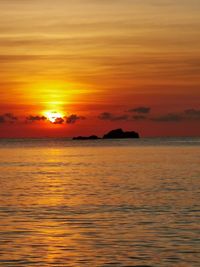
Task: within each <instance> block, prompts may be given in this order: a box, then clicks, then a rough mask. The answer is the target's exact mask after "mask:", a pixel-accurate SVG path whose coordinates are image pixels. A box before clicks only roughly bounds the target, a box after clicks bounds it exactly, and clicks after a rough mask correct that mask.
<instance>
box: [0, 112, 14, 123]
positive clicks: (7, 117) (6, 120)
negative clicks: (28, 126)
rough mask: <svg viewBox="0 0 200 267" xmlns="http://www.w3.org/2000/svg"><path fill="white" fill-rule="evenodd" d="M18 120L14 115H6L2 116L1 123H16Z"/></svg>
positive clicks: (0, 116) (0, 117)
mask: <svg viewBox="0 0 200 267" xmlns="http://www.w3.org/2000/svg"><path fill="white" fill-rule="evenodd" d="M17 120H18V118H17V117H16V116H15V115H13V114H12V113H5V114H3V115H0V123H14V122H16V121H17Z"/></svg>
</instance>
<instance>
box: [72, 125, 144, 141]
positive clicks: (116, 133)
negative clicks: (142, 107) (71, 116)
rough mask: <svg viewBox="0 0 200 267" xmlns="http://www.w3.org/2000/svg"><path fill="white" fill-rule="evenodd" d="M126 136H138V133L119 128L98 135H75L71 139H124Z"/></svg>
mask: <svg viewBox="0 0 200 267" xmlns="http://www.w3.org/2000/svg"><path fill="white" fill-rule="evenodd" d="M126 138H140V136H139V134H138V133H137V132H135V131H123V130H122V129H121V128H119V129H115V130H111V131H110V132H108V133H106V134H104V135H103V137H102V138H101V137H98V136H97V135H90V136H76V137H73V140H98V139H126Z"/></svg>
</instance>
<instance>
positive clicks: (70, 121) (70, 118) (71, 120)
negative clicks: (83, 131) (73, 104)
mask: <svg viewBox="0 0 200 267" xmlns="http://www.w3.org/2000/svg"><path fill="white" fill-rule="evenodd" d="M85 119H86V118H85V117H83V116H78V115H76V114H72V115H70V116H68V117H66V123H67V124H74V123H76V122H77V121H79V120H85Z"/></svg>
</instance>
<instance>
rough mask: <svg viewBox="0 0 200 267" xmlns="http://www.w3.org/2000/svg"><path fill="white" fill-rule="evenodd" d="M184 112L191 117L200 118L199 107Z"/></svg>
mask: <svg viewBox="0 0 200 267" xmlns="http://www.w3.org/2000/svg"><path fill="white" fill-rule="evenodd" d="M184 114H185V116H186V117H188V118H190V119H200V110H198V109H186V110H185V111H184Z"/></svg>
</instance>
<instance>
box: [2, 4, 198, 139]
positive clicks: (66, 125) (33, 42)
mask: <svg viewBox="0 0 200 267" xmlns="http://www.w3.org/2000/svg"><path fill="white" fill-rule="evenodd" d="M0 10H1V16H0V66H1V72H0V92H1V104H0V137H42V136H45V137H46V136H73V135H79V134H92V133H95V134H103V133H104V132H105V131H107V130H110V129H112V128H115V127H123V128H124V129H127V130H131V129H132V130H136V131H139V132H140V133H141V135H142V136H160V135H161V136H164V135H167V136H168V135H173V136H177V135H200V104H199V103H200V101H199V100H200V88H199V86H200V69H199V60H200V45H199V44H200V32H199V29H200V15H199V14H200V2H199V0H190V1H188V0H177V1H171V0H162V1H160V0H144V1H142V0H107V1H104V0H102V1H97V0H68V1H66V0H57V1H54V0H29V1H24V0H9V1H4V0H2V1H0ZM46 111H57V112H61V113H62V114H63V116H64V117H65V118H64V120H63V122H62V123H60V124H52V123H50V122H49V121H48V120H42V119H40V117H42V116H44V114H45V112H46ZM71 115H73V116H75V117H73V116H72V118H74V119H73V120H72V121H71V120H68V122H67V118H71ZM30 116H35V117H34V118H36V119H34V120H33V119H30Z"/></svg>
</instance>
